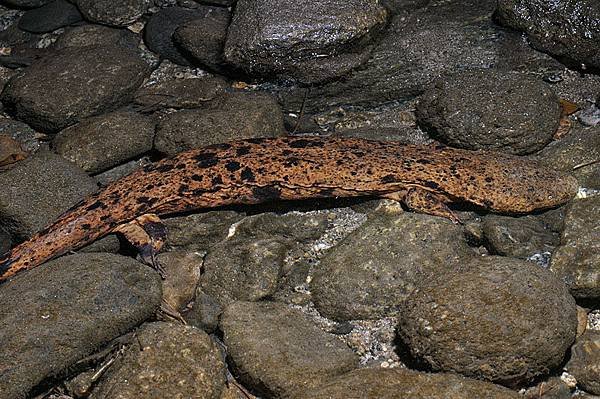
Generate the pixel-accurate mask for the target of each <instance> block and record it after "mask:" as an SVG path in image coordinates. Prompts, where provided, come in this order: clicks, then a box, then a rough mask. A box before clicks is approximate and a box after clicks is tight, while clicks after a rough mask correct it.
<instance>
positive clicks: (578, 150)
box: [535, 125, 600, 189]
mask: <svg viewBox="0 0 600 399" xmlns="http://www.w3.org/2000/svg"><path fill="white" fill-rule="evenodd" d="M535 159H536V160H537V161H538V162H540V163H541V164H542V165H544V166H549V167H552V168H555V169H558V170H563V171H565V172H568V173H570V174H572V175H573V176H575V177H576V178H577V181H579V184H580V185H581V186H583V187H587V188H593V189H600V163H598V159H600V126H595V127H591V128H583V127H581V126H579V125H576V126H574V127H573V130H572V131H571V132H570V133H569V134H568V135H567V136H565V137H563V138H561V139H560V140H557V141H554V142H552V143H550V144H549V145H548V146H547V147H546V148H544V149H543V150H542V151H540V152H539V153H537V154H536V156H535ZM576 167H577V168H576Z"/></svg>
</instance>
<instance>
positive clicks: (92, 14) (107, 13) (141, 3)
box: [76, 0, 148, 26]
mask: <svg viewBox="0 0 600 399" xmlns="http://www.w3.org/2000/svg"><path fill="white" fill-rule="evenodd" d="M76 1H77V7H79V10H80V11H81V13H82V14H83V16H84V17H85V19H87V20H88V21H92V22H96V23H99V24H105V25H112V26H127V25H129V24H132V23H133V22H135V21H137V20H138V19H140V17H141V16H142V15H144V13H145V12H146V10H147V9H148V1H147V0H119V1H117V2H115V1H113V0H76Z"/></svg>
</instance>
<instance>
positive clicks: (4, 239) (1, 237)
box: [0, 228, 12, 254]
mask: <svg viewBox="0 0 600 399" xmlns="http://www.w3.org/2000/svg"><path fill="white" fill-rule="evenodd" d="M11 247H12V240H11V237H10V234H8V233H7V232H5V231H4V230H3V229H2V228H0V254H3V253H5V252H7V251H8V250H9V249H10V248H11Z"/></svg>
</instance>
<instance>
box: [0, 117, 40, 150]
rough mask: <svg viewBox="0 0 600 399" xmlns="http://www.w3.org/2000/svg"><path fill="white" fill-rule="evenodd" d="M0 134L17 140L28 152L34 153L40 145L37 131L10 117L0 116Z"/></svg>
mask: <svg viewBox="0 0 600 399" xmlns="http://www.w3.org/2000/svg"><path fill="white" fill-rule="evenodd" d="M0 134H2V135H7V136H10V137H12V138H13V139H15V140H17V141H18V142H19V144H20V145H21V148H22V149H23V150H24V151H27V152H28V153H29V154H34V153H36V152H37V151H38V150H39V149H40V147H41V145H40V140H39V136H38V132H36V131H35V130H33V129H32V128H31V127H29V125H28V124H26V123H23V122H20V121H16V120H14V119H12V118H0Z"/></svg>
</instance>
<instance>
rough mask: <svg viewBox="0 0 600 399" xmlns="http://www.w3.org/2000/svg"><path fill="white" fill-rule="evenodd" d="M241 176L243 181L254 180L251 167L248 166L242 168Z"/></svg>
mask: <svg viewBox="0 0 600 399" xmlns="http://www.w3.org/2000/svg"><path fill="white" fill-rule="evenodd" d="M241 178H242V180H243V181H249V182H253V181H255V178H254V172H252V169H250V168H245V169H244V170H242V174H241Z"/></svg>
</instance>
